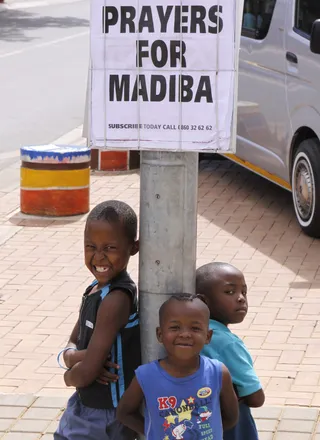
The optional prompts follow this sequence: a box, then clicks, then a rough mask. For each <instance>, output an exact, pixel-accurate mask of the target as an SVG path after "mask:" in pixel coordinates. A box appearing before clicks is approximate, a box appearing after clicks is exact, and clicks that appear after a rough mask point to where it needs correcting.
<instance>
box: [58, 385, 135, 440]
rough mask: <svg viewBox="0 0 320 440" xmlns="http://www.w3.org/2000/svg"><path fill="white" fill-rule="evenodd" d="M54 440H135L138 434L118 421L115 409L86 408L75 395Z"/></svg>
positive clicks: (75, 394)
mask: <svg viewBox="0 0 320 440" xmlns="http://www.w3.org/2000/svg"><path fill="white" fill-rule="evenodd" d="M53 438H54V440H134V439H135V438H136V434H134V433H133V431H131V430H130V429H129V428H127V427H125V426H123V425H122V424H121V423H119V422H118V421H117V420H116V410H115V409H94V408H89V407H87V406H84V405H83V404H82V403H81V400H80V397H79V396H78V394H77V393H74V394H73V395H72V396H71V397H70V399H69V401H68V405H67V408H66V410H65V412H64V413H63V415H62V417H61V420H60V423H59V426H58V429H57V431H56V432H55V433H54V435H53Z"/></svg>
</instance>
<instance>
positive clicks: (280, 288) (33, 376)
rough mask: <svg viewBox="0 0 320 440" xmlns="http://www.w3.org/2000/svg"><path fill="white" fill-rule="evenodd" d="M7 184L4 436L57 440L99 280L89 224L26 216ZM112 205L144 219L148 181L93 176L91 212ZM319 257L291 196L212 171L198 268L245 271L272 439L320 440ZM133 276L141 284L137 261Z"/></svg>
mask: <svg viewBox="0 0 320 440" xmlns="http://www.w3.org/2000/svg"><path fill="white" fill-rule="evenodd" d="M1 187H2V191H0V287H1V290H0V296H1V298H0V393H3V394H6V395H4V396H1V399H0V405H1V406H0V433H1V434H0V438H5V439H15V438H18V436H19V438H20V437H21V434H22V433H23V439H27V440H28V439H35V438H41V436H43V437H42V438H46V439H47V438H52V431H53V429H54V427H55V424H56V422H57V419H58V417H59V414H60V412H61V408H62V407H63V405H64V404H65V401H66V399H67V397H68V396H69V395H70V393H71V392H72V390H69V389H66V387H65V385H64V383H63V378H62V371H61V370H60V369H59V368H57V364H56V354H57V352H58V350H59V349H60V348H61V347H63V346H64V344H65V343H66V340H67V338H68V336H69V334H70V331H71V328H72V326H73V324H74V322H75V321H76V317H77V311H78V307H79V303H80V298H81V295H82V293H83V289H84V286H86V284H87V283H88V282H89V281H91V276H90V274H89V273H87V270H86V269H85V267H84V264H83V249H82V235H83V227H84V221H85V216H82V217H74V218H64V219H49V218H45V219H42V218H35V217H30V216H24V215H22V214H20V212H19V188H14V189H12V187H10V188H6V187H5V186H1ZM111 198H119V199H122V200H124V201H126V202H128V203H129V204H131V205H132V206H133V208H134V209H136V210H137V212H138V208H139V174H138V173H136V172H130V173H118V174H107V173H93V174H92V179H91V204H92V206H93V205H95V204H97V203H99V202H100V201H102V200H105V199H111ZM319 255H320V247H319V241H317V240H313V239H311V238H309V237H306V236H304V235H303V234H302V233H301V231H300V229H299V227H298V226H297V224H296V221H295V218H294V213H293V208H292V203H291V195H290V194H289V193H287V192H286V191H284V190H281V189H280V188H277V187H276V186H274V185H272V184H271V183H268V182H267V181H265V180H263V179H261V178H259V177H258V176H255V175H254V174H252V173H250V172H248V171H246V170H243V169H241V168H240V167H239V166H237V165H234V164H232V163H230V162H229V161H213V162H203V163H202V166H201V172H200V175H199V203H198V255H197V257H198V258H197V264H198V265H201V264H203V263H206V262H208V261H214V260H215V261H229V262H231V263H232V264H234V265H236V266H238V267H239V268H241V269H242V270H244V273H245V275H246V279H247V283H248V285H249V301H250V310H249V313H248V316H247V318H246V320H245V322H244V323H243V324H241V325H240V326H237V328H236V331H237V333H238V334H239V335H240V336H241V337H243V338H244V340H245V342H246V344H247V345H248V347H249V349H250V351H251V353H252V355H253V358H254V361H255V367H256V369H257V372H258V374H259V376H260V378H261V380H262V382H263V386H264V389H265V391H266V396H267V401H266V407H265V408H263V409H262V410H260V411H258V412H257V417H258V426H259V431H260V438H261V440H269V439H271V438H274V439H276V440H279V439H280V440H281V439H282V440H285V439H288V440H295V439H299V440H305V439H312V438H314V439H317V440H319V439H320V430H319V427H318V418H319V411H318V406H319V403H320V324H319V312H320V273H319ZM130 271H131V273H132V275H133V277H134V278H135V279H136V280H137V274H138V259H137V257H135V258H133V260H132V262H131V264H130ZM20 396H21V397H20ZM28 399H29V400H28ZM274 433H275V434H274Z"/></svg>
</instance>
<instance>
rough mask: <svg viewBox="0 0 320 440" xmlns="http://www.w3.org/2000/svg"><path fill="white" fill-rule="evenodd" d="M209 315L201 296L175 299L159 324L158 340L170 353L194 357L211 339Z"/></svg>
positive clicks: (175, 356) (182, 358)
mask: <svg viewBox="0 0 320 440" xmlns="http://www.w3.org/2000/svg"><path fill="white" fill-rule="evenodd" d="M208 318H209V316H208V309H207V307H206V305H205V304H203V303H202V301H201V300H198V299H197V300H194V301H176V300H172V301H170V302H169V303H168V305H167V306H166V308H165V310H164V316H163V317H162V319H161V323H160V327H158V328H157V337H158V340H159V342H161V343H162V344H163V345H164V348H165V349H166V351H167V353H168V355H170V356H172V357H174V358H176V359H179V360H186V361H187V360H188V359H192V358H194V357H195V356H198V355H199V353H200V352H201V350H202V349H203V346H204V345H205V344H208V343H209V342H210V340H211V336H212V331H211V330H209V319H208Z"/></svg>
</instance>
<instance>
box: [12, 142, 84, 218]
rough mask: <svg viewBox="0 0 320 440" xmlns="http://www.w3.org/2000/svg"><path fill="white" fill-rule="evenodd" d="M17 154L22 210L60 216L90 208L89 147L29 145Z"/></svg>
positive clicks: (74, 213)
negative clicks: (19, 161)
mask: <svg viewBox="0 0 320 440" xmlns="http://www.w3.org/2000/svg"><path fill="white" fill-rule="evenodd" d="M20 156H21V169H20V171H21V176H20V177H21V179H20V180H21V186H20V209H21V212H23V213H24V214H32V215H40V216H51V217H62V216H70V215H79V214H85V213H87V212H88V211H89V191H90V148H87V147H74V146H63V145H42V146H30V147H23V148H21V150H20Z"/></svg>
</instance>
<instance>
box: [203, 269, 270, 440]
mask: <svg viewBox="0 0 320 440" xmlns="http://www.w3.org/2000/svg"><path fill="white" fill-rule="evenodd" d="M196 291H197V293H199V294H201V295H204V296H205V298H206V300H207V304H208V307H209V310H210V329H211V330H212V331H213V337H212V339H211V342H210V344H208V345H206V346H204V349H203V351H202V354H204V355H205V356H208V357H209V358H210V359H218V360H219V361H220V362H223V363H224V364H225V365H226V367H227V368H228V370H229V371H230V374H231V377H232V382H233V384H234V387H235V390H236V392H237V395H238V398H239V421H238V423H237V425H236V426H235V427H234V428H233V429H231V430H226V431H225V432H224V435H223V438H224V440H258V433H257V428H256V425H255V422H254V420H253V417H252V415H251V411H250V407H251V408H257V407H260V406H262V405H263V404H264V399H265V397H264V392H263V389H262V386H261V383H260V381H259V379H258V377H257V375H256V373H255V371H254V368H253V361H252V358H251V356H250V353H249V352H248V350H247V348H246V346H245V344H244V343H243V341H242V340H241V339H240V338H238V336H236V335H235V334H233V333H232V332H231V331H230V330H229V328H228V326H229V324H239V323H240V322H242V321H243V320H244V318H245V317H246V314H247V311H248V301H247V286H246V282H245V279H244V276H243V273H242V272H241V271H240V270H238V269H237V268H235V267H234V266H232V265H231V264H227V263H209V264H205V265H204V266H201V267H200V268H199V269H198V270H197V275H196Z"/></svg>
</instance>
